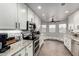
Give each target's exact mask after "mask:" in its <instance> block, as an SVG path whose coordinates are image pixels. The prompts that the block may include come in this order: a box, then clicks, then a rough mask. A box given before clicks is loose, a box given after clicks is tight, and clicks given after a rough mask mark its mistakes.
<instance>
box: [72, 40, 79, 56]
mask: <svg viewBox="0 0 79 59" xmlns="http://www.w3.org/2000/svg"><path fill="white" fill-rule="evenodd" d="M72 54H73V55H74V56H79V43H78V42H75V41H73V42H72Z"/></svg>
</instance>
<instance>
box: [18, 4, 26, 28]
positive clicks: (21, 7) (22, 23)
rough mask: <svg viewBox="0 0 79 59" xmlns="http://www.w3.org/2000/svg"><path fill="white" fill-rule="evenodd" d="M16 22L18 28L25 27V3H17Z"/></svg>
mask: <svg viewBox="0 0 79 59" xmlns="http://www.w3.org/2000/svg"><path fill="white" fill-rule="evenodd" d="M18 22H19V26H20V27H19V28H20V29H26V28H27V27H26V22H27V6H26V5H25V4H18Z"/></svg>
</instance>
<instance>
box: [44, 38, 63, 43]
mask: <svg viewBox="0 0 79 59" xmlns="http://www.w3.org/2000/svg"><path fill="white" fill-rule="evenodd" d="M49 40H50V41H59V42H61V43H64V42H63V41H60V40H57V39H45V40H44V41H49Z"/></svg>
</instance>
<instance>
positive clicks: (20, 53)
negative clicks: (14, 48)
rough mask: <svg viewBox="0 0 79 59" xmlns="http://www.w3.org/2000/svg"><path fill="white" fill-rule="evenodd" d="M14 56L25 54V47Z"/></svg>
mask: <svg viewBox="0 0 79 59" xmlns="http://www.w3.org/2000/svg"><path fill="white" fill-rule="evenodd" d="M14 56H25V48H24V49H22V50H21V51H19V52H18V53H16V54H15V55H14Z"/></svg>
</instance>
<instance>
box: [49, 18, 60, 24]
mask: <svg viewBox="0 0 79 59" xmlns="http://www.w3.org/2000/svg"><path fill="white" fill-rule="evenodd" d="M50 22H52V23H56V22H61V20H59V21H55V20H54V18H52V19H51V21H50Z"/></svg>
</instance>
